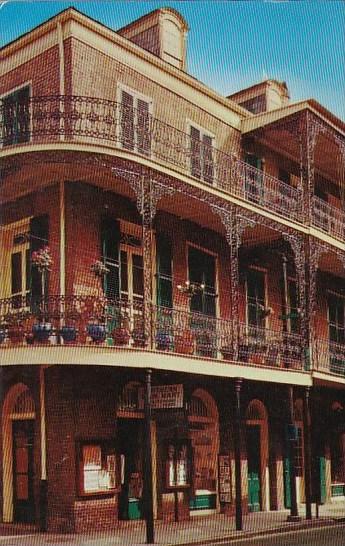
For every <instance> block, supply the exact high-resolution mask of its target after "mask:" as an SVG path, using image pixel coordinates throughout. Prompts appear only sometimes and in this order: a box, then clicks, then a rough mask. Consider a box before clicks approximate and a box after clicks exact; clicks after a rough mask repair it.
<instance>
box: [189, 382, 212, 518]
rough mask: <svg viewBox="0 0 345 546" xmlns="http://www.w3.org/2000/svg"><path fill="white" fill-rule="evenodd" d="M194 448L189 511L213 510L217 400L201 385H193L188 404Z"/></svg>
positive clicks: (195, 512)
mask: <svg viewBox="0 0 345 546" xmlns="http://www.w3.org/2000/svg"><path fill="white" fill-rule="evenodd" d="M188 423H189V431H190V438H191V443H192V449H193V480H192V482H193V485H194V493H193V496H192V498H191V500H190V510H191V514H193V515H194V514H197V513H200V512H199V511H201V510H202V513H208V512H209V511H210V510H216V509H217V508H218V506H217V487H218V485H217V484H218V478H217V476H218V452H219V418H218V409H217V405H216V402H215V401H214V399H213V397H212V396H211V395H210V394H209V393H208V392H207V391H205V390H203V389H196V390H195V391H194V392H193V394H192V397H191V400H190V403H189V408H188Z"/></svg>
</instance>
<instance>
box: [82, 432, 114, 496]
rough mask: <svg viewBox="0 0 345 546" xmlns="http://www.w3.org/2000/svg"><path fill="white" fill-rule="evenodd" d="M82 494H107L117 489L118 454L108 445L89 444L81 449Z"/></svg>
mask: <svg viewBox="0 0 345 546" xmlns="http://www.w3.org/2000/svg"><path fill="white" fill-rule="evenodd" d="M80 457H81V460H80V493H81V494H82V495H87V494H98V493H106V492H110V491H112V490H114V489H115V487H116V454H115V451H114V448H112V447H111V446H110V445H108V444H107V443H105V444H104V443H101V442H100V443H87V444H83V445H82V446H81V448H80Z"/></svg>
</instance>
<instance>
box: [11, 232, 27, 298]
mask: <svg viewBox="0 0 345 546" xmlns="http://www.w3.org/2000/svg"><path fill="white" fill-rule="evenodd" d="M29 294H30V249H29V243H23V244H21V245H16V246H15V247H14V249H13V252H12V254H11V298H12V304H13V307H22V306H25V305H26V297H27V296H28V295H29Z"/></svg>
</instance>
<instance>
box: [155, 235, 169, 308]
mask: <svg viewBox="0 0 345 546" xmlns="http://www.w3.org/2000/svg"><path fill="white" fill-rule="evenodd" d="M157 304H158V305H160V306H162V307H169V308H172V250H171V242H170V240H169V239H168V238H167V237H165V236H163V235H160V236H159V237H158V239H157Z"/></svg>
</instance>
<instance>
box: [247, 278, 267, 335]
mask: <svg viewBox="0 0 345 546" xmlns="http://www.w3.org/2000/svg"><path fill="white" fill-rule="evenodd" d="M265 292H266V291H265V273H264V272H263V271H258V270H257V269H249V271H248V272H247V323H248V326H252V327H254V328H265V326H266V319H265V313H264V310H265V308H266V294H265Z"/></svg>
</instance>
